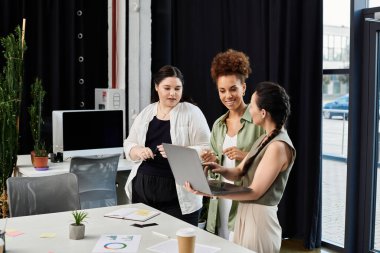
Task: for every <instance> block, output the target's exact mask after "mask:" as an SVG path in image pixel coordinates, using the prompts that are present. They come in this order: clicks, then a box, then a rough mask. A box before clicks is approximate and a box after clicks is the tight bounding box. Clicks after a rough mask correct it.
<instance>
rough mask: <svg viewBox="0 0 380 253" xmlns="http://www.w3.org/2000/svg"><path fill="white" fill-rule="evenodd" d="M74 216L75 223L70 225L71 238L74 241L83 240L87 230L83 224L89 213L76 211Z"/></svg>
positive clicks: (73, 213)
mask: <svg viewBox="0 0 380 253" xmlns="http://www.w3.org/2000/svg"><path fill="white" fill-rule="evenodd" d="M72 215H73V217H74V223H72V224H70V230H69V238H70V239H72V240H80V239H83V238H84V229H85V226H84V224H83V222H84V220H85V219H86V218H87V217H88V213H86V212H85V211H78V210H75V211H73V212H72Z"/></svg>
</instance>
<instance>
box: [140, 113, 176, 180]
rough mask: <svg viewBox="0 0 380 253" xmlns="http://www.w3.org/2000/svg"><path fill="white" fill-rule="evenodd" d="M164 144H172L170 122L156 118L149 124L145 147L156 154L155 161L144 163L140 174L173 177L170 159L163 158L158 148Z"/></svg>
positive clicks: (149, 160)
mask: <svg viewBox="0 0 380 253" xmlns="http://www.w3.org/2000/svg"><path fill="white" fill-rule="evenodd" d="M163 142H165V143H172V139H171V138H170V120H159V119H157V117H154V118H153V119H152V121H151V122H150V123H149V127H148V132H147V133H146V140H145V147H149V148H150V149H151V150H152V151H153V153H154V154H155V156H154V159H148V160H146V161H143V162H142V163H141V165H140V167H139V169H138V173H142V174H145V175H152V176H161V177H173V178H174V176H173V173H172V170H171V169H170V165H169V162H168V159H166V158H163V157H162V156H161V154H160V152H158V151H157V146H158V145H161V144H162V143H163Z"/></svg>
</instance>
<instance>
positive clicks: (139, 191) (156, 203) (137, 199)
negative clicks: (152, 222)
mask: <svg viewBox="0 0 380 253" xmlns="http://www.w3.org/2000/svg"><path fill="white" fill-rule="evenodd" d="M132 203H144V204H147V205H149V206H151V207H153V208H156V209H158V210H160V211H162V212H164V213H167V214H169V215H171V216H174V217H176V218H178V219H180V220H183V221H185V222H187V223H190V224H192V225H194V226H197V225H198V219H199V214H200V210H198V211H195V212H193V213H189V214H182V212H181V208H180V206H179V202H178V197H177V190H176V186H175V181H174V178H167V177H160V176H152V175H146V174H142V173H138V172H137V175H136V177H135V178H134V179H133V181H132Z"/></svg>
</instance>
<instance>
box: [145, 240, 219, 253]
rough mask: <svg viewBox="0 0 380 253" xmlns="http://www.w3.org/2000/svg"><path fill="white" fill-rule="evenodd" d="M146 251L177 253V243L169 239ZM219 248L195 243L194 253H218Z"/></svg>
mask: <svg viewBox="0 0 380 253" xmlns="http://www.w3.org/2000/svg"><path fill="white" fill-rule="evenodd" d="M147 250H150V251H153V252H159V253H178V242H177V240H176V239H170V240H167V241H164V242H160V243H158V244H156V245H153V246H152V247H150V248H147ZM219 250H220V248H216V247H212V246H207V245H203V244H199V243H196V244H195V250H194V252H195V253H214V252H218V251H219Z"/></svg>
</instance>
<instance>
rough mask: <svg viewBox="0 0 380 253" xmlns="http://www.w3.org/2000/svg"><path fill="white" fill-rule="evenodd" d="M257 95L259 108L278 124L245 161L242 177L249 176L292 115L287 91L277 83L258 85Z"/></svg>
mask: <svg viewBox="0 0 380 253" xmlns="http://www.w3.org/2000/svg"><path fill="white" fill-rule="evenodd" d="M255 93H256V104H257V107H258V108H259V109H260V110H261V109H264V110H266V111H267V112H268V113H269V114H270V116H271V118H272V119H273V121H274V122H275V124H276V129H274V130H273V131H272V132H271V133H269V134H268V136H267V138H266V139H264V141H263V142H262V143H261V144H260V146H259V147H258V150H257V152H256V153H255V154H254V155H253V156H252V157H251V158H249V159H248V160H246V161H245V163H244V167H243V170H242V172H241V176H244V175H246V174H247V172H248V169H249V168H250V167H251V165H252V163H253V161H254V160H255V158H256V157H257V155H258V154H259V153H260V152H261V150H263V148H264V147H265V146H266V145H268V143H269V142H270V141H271V140H273V139H274V138H275V137H276V136H277V135H278V134H279V133H280V131H281V128H282V127H283V126H285V125H286V121H287V119H288V117H289V115H290V102H289V96H288V94H287V93H286V91H285V89H284V88H283V87H281V86H280V85H278V84H277V83H272V82H261V83H259V84H258V85H257V87H256V90H255Z"/></svg>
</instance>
